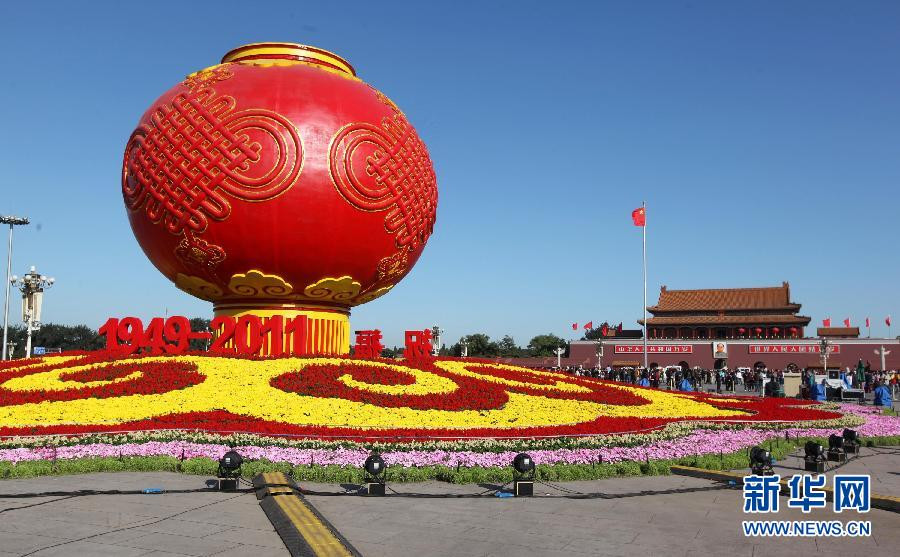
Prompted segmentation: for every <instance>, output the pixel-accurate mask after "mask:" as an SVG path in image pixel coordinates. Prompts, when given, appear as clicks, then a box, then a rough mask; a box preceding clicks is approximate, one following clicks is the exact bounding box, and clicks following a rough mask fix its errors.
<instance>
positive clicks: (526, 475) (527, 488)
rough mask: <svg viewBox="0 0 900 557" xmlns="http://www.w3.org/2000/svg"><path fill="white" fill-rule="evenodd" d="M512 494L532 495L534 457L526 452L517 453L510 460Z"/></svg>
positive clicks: (518, 495) (517, 495) (520, 495)
mask: <svg viewBox="0 0 900 557" xmlns="http://www.w3.org/2000/svg"><path fill="white" fill-rule="evenodd" d="M512 466H513V495H515V496H516V497H532V496H533V495H534V474H535V467H534V459H532V458H531V456H530V455H528V454H526V453H519V454H517V455H516V457H515V458H514V459H513V461H512Z"/></svg>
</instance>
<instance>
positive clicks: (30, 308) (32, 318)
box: [10, 267, 55, 358]
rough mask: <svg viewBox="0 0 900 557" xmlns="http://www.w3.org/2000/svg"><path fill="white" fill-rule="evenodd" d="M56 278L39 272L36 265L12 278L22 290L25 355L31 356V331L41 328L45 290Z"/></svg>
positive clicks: (14, 283)
mask: <svg viewBox="0 0 900 557" xmlns="http://www.w3.org/2000/svg"><path fill="white" fill-rule="evenodd" d="M54 282H55V279H54V278H53V277H48V276H45V275H41V274H38V272H37V271H36V270H35V268H34V267H32V268H31V270H30V271H28V272H27V273H25V276H24V277H22V278H18V277H16V276H13V277H11V278H10V283H12V284H13V285H14V286H15V287H16V288H18V289H19V290H21V291H22V321H24V322H25V330H26V332H27V334H28V336H27V337H26V340H25V357H26V358H30V357H31V332H32V331H37V330H40V328H41V302H42V301H43V295H44V290H45V289H47V288H50V287H51V286H53V283H54Z"/></svg>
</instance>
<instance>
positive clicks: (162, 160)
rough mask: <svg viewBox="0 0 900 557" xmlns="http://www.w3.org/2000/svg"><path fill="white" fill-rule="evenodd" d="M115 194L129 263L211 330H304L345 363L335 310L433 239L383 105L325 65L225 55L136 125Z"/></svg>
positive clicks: (345, 331)
mask: <svg viewBox="0 0 900 557" xmlns="http://www.w3.org/2000/svg"><path fill="white" fill-rule="evenodd" d="M122 193H123V196H124V199H125V205H126V207H127V210H128V217H129V221H130V223H131V227H132V230H133V231H134V235H135V237H136V238H137V240H138V243H140V245H141V248H143V250H144V253H146V255H147V257H149V258H150V260H151V261H152V262H153V264H154V265H155V266H156V267H157V269H159V270H160V272H162V273H163V274H164V275H165V276H166V277H167V278H169V279H170V280H171V281H173V282H174V283H175V284H176V285H177V286H178V287H179V288H180V289H182V290H184V291H185V292H188V293H189V294H192V295H194V296H197V297H198V298H202V299H204V300H209V301H211V302H213V305H214V308H215V313H216V315H217V316H222V315H231V316H236V317H240V316H242V315H257V316H260V317H270V316H277V315H281V316H283V317H284V318H286V319H295V318H297V317H302V318H305V319H306V322H305V323H306V324H307V326H308V331H309V333H310V338H311V339H312V341H311V342H310V344H309V351H310V352H317V353H336V354H339V353H346V352H348V350H349V332H350V331H349V320H348V316H349V313H350V307H352V306H356V305H359V304H364V303H366V302H368V301H371V300H374V299H375V298H377V297H379V296H381V295H383V294H384V293H386V292H387V291H389V290H390V289H391V288H392V287H393V286H394V285H395V284H397V282H399V281H400V280H401V279H402V278H403V277H404V276H405V275H406V274H407V273H409V271H410V269H411V268H412V266H413V265H414V264H415V263H416V261H417V260H418V258H419V256H420V255H421V253H422V249H423V248H424V247H425V243H426V242H427V241H428V238H429V236H430V235H431V233H432V230H433V227H434V222H435V214H436V208H437V185H436V181H435V175H434V170H433V167H432V163H431V160H430V158H429V156H428V152H427V150H426V148H425V145H424V144H423V143H422V141H421V140H420V139H419V137H418V135H417V134H416V131H415V130H414V129H413V128H412V126H411V125H410V124H409V122H408V121H407V119H406V117H405V115H404V114H403V113H402V112H401V111H400V109H398V108H397V106H396V105H395V104H394V103H393V102H391V101H390V99H388V98H387V97H386V96H384V95H383V94H382V93H380V92H379V91H377V90H375V89H374V88H373V87H371V86H369V85H367V84H366V83H364V82H363V81H361V80H360V79H359V78H357V77H356V73H355V71H354V69H353V68H352V67H351V66H350V64H349V63H347V62H346V61H345V60H344V59H342V58H341V57H339V56H337V55H335V54H332V53H330V52H327V51H324V50H320V49H317V48H312V47H308V46H302V45H297V44H287V43H261V44H253V45H247V46H242V47H240V48H237V49H235V50H232V51H231V52H229V53H228V54H226V55H225V57H224V58H223V59H222V63H221V64H219V65H216V66H212V67H210V68H207V69H205V70H202V71H199V72H196V73H194V74H191V75H189V76H188V77H187V78H186V79H185V80H184V81H183V82H181V83H179V84H178V85H176V86H175V87H173V88H172V89H170V90H169V91H168V92H166V93H165V94H163V95H162V96H161V97H160V98H159V99H158V100H157V101H156V102H155V103H153V105H152V106H151V107H150V108H149V110H147V112H146V113H145V114H144V116H143V118H141V121H140V123H139V124H138V126H137V128H136V129H135V131H134V133H133V134H132V135H131V138H130V139H129V141H128V145H127V147H126V149H125V160H124V165H123V170H122Z"/></svg>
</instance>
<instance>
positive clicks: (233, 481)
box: [217, 449, 244, 491]
mask: <svg viewBox="0 0 900 557" xmlns="http://www.w3.org/2000/svg"><path fill="white" fill-rule="evenodd" d="M243 463H244V459H243V458H242V457H241V455H240V454H238V452H237V451H236V450H234V449H231V450H229V451H228V452H227V453H225V454H224V455H222V458H220V459H219V470H218V472H217V474H218V479H219V490H220V491H234V490H236V489H237V484H238V478H239V477H240V475H241V465H242V464H243Z"/></svg>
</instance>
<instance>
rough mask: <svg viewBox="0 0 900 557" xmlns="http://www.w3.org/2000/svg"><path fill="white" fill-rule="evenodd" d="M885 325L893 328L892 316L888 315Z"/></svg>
mask: <svg viewBox="0 0 900 557" xmlns="http://www.w3.org/2000/svg"><path fill="white" fill-rule="evenodd" d="M884 324H885V325H887V326H888V327H890V326H891V316H890V315H888V316H887V317H885V318H884Z"/></svg>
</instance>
